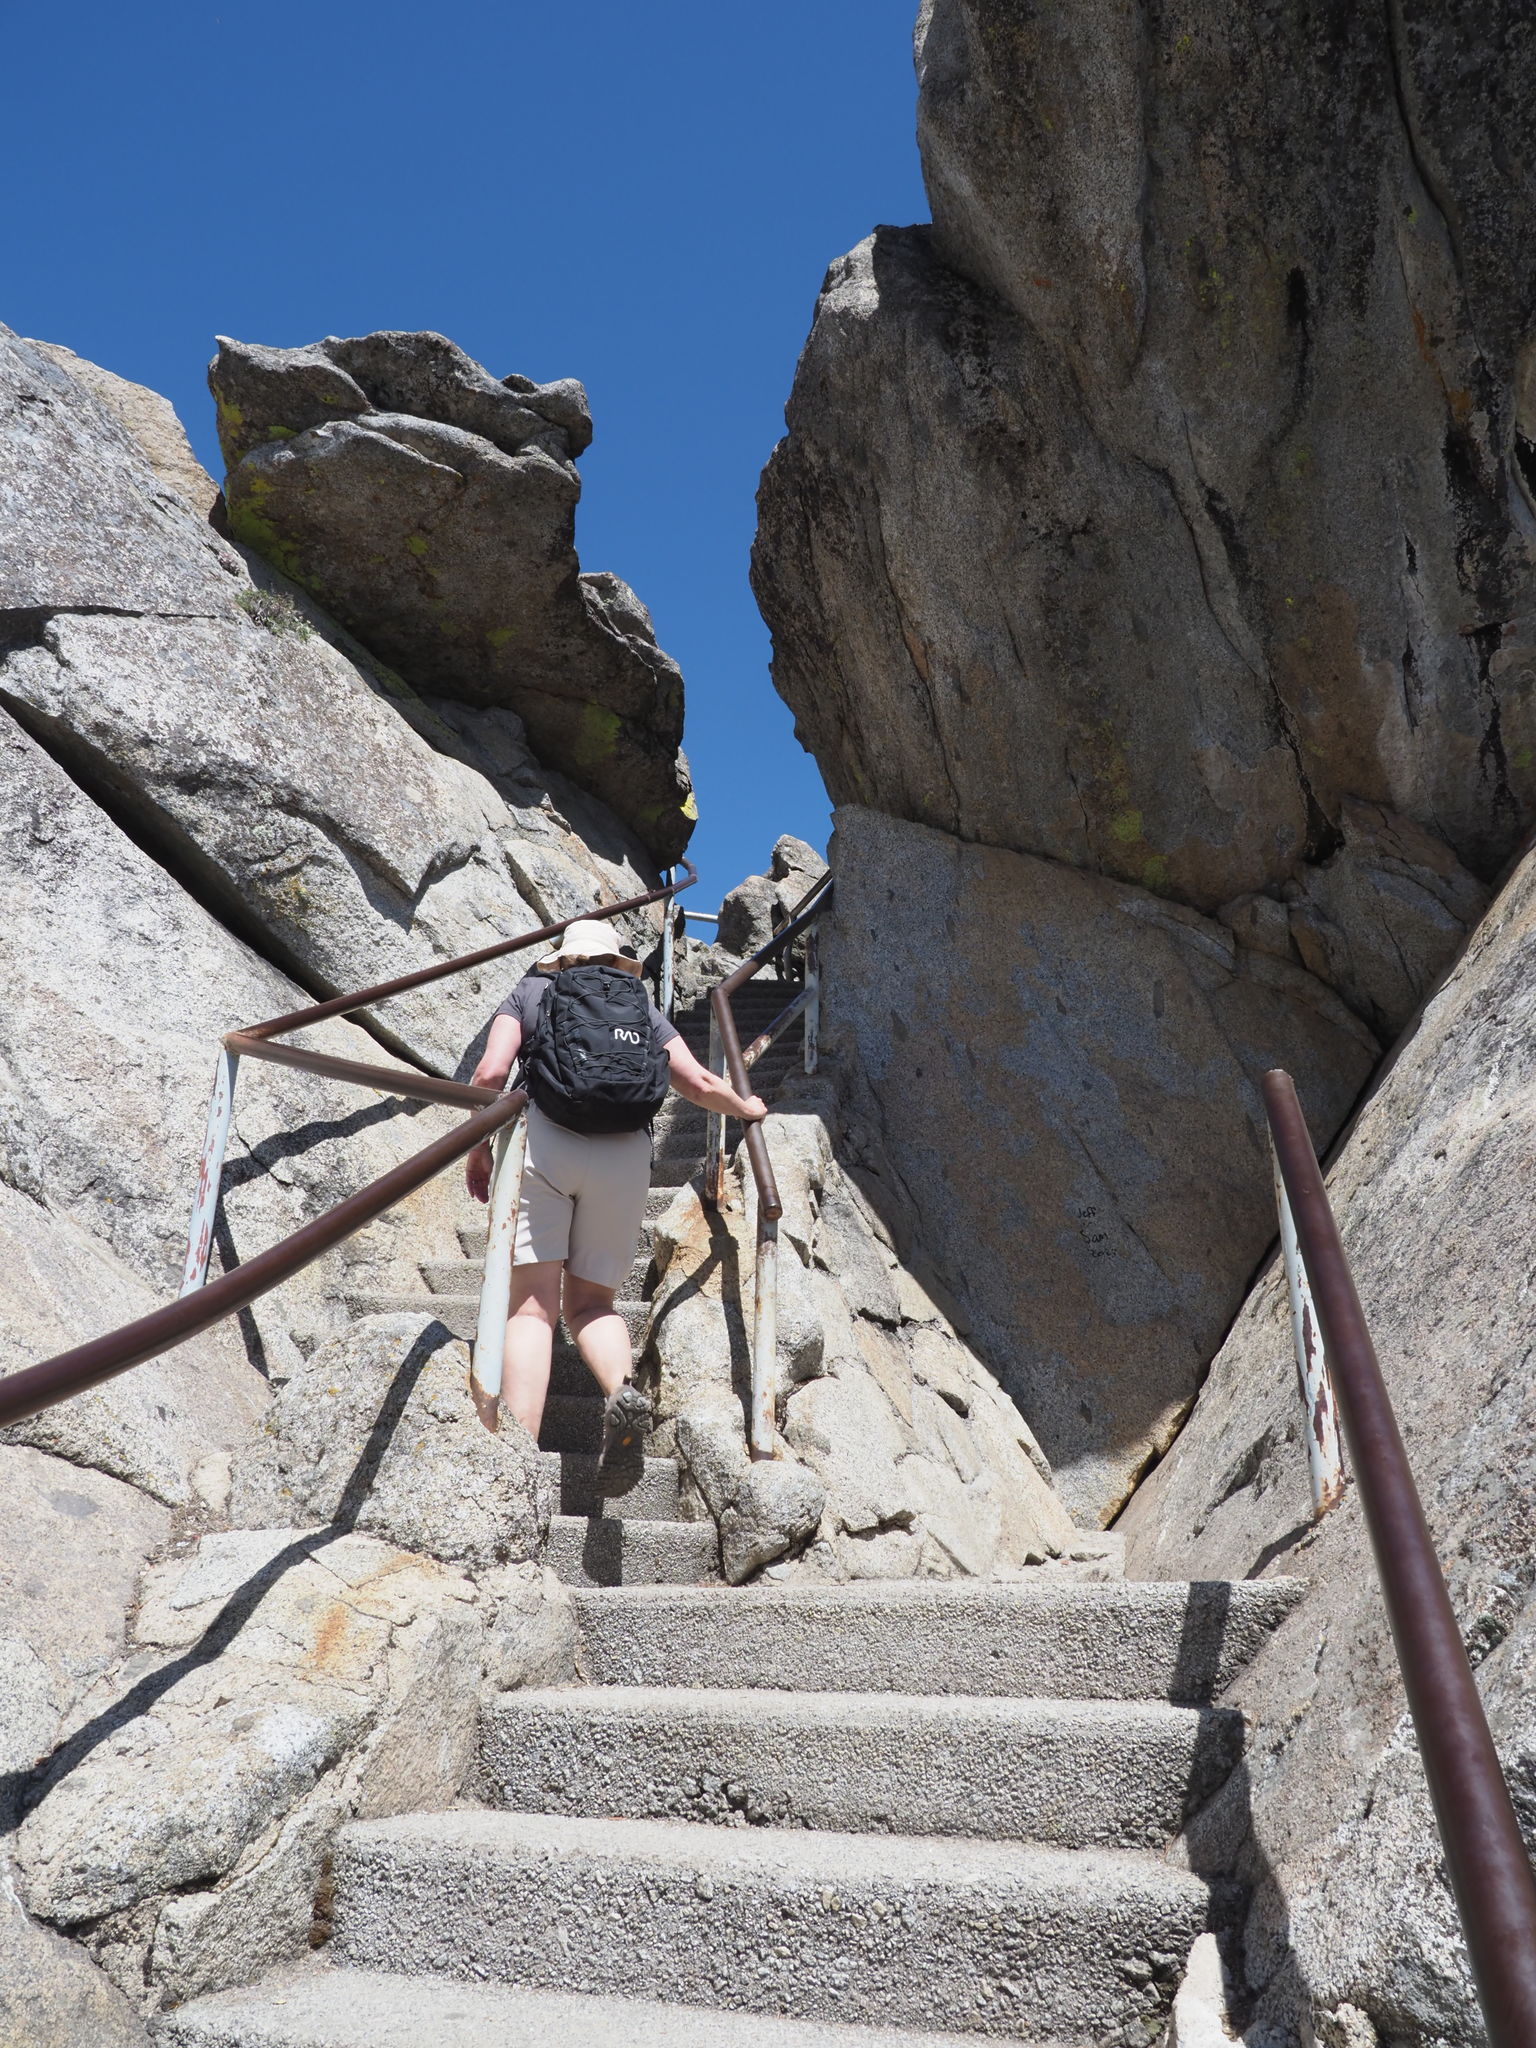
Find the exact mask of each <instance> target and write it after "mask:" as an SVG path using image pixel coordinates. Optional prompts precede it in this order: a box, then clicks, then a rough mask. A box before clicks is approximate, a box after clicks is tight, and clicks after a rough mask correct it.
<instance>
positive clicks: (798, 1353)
mask: <svg viewBox="0 0 1536 2048" xmlns="http://www.w3.org/2000/svg"><path fill="white" fill-rule="evenodd" d="M836 1120H837V1118H836V1109H835V1105H834V1102H833V1099H832V1096H831V1093H830V1091H828V1090H827V1089H825V1088H822V1089H818V1088H816V1087H815V1086H814V1085H813V1084H803V1085H802V1086H801V1087H800V1088H799V1089H793V1090H791V1091H790V1092H789V1093H788V1094H786V1095H785V1096H784V1097H783V1098H782V1099H780V1100H779V1101H778V1102H777V1103H776V1104H775V1107H774V1111H773V1114H772V1115H771V1116H770V1117H769V1119H768V1122H767V1124H766V1125H765V1126H764V1129H765V1133H766V1136H767V1141H768V1146H769V1153H770V1156H771V1158H772V1160H773V1163H774V1173H775V1177H776V1178H777V1181H778V1185H779V1194H780V1198H781V1200H782V1201H783V1203H784V1215H783V1220H782V1222H781V1223H780V1226H779V1230H780V1253H779V1259H778V1351H779V1381H780V1388H781V1394H782V1400H781V1407H780V1414H779V1417H778V1423H779V1428H780V1430H781V1432H782V1438H783V1446H782V1448H783V1456H782V1457H781V1458H778V1459H775V1460H773V1461H771V1462H769V1461H765V1462H762V1463H758V1464H754V1463H752V1462H751V1460H750V1459H749V1457H748V1454H747V1447H746V1433H745V1426H744V1415H745V1405H746V1402H747V1400H748V1398H749V1395H750V1387H751V1335H750V1329H749V1326H748V1322H747V1319H746V1312H747V1304H748V1303H749V1302H750V1299H751V1288H752V1278H751V1276H752V1273H753V1260H754V1251H753V1245H754V1240H755V1235H756V1222H755V1217H756V1190H755V1187H754V1184H753V1182H752V1177H751V1174H750V1172H748V1171H747V1170H746V1162H745V1159H744V1157H741V1156H738V1158H737V1159H736V1161H735V1162H734V1163H733V1167H732V1170H731V1196H730V1200H729V1201H728V1203H727V1204H726V1206H725V1207H724V1208H723V1209H721V1210H718V1211H710V1210H707V1209H705V1207H704V1205H703V1203H702V1201H701V1200H700V1197H699V1193H698V1190H697V1188H695V1187H692V1186H689V1187H685V1188H683V1189H681V1190H680V1191H679V1193H678V1195H677V1196H676V1198H675V1199H674V1200H673V1202H672V1204H671V1206H670V1207H669V1208H668V1210H667V1211H666V1213H665V1214H664V1215H663V1216H662V1218H661V1219H660V1221H659V1223H658V1224H657V1227H656V1232H655V1238H654V1245H655V1254H656V1260H657V1264H658V1268H659V1273H660V1277H659V1281H658V1285H657V1290H656V1295H655V1300H654V1306H653V1308H652V1313H651V1325H650V1333H649V1342H648V1352H649V1357H650V1359H651V1361H652V1364H653V1367H654V1371H655V1374H656V1389H657V1407H658V1413H659V1415H660V1417H661V1418H662V1433H661V1434H660V1435H659V1437H658V1441H659V1442H666V1441H668V1439H669V1437H670V1438H671V1439H673V1440H675V1443H676V1447H677V1450H678V1452H679V1454H680V1456H681V1458H682V1460H683V1463H684V1465H685V1467H686V1468H687V1470H688V1472H689V1474H690V1476H691V1478H692V1482H693V1484H694V1486H695V1488H696V1489H697V1491H698V1493H699V1495H700V1496H701V1498H702V1500H703V1502H704V1504H705V1506H706V1507H707V1508H708V1510H709V1512H710V1514H711V1515H712V1516H713V1518H714V1520H715V1521H716V1523H717V1524H718V1526H719V1529H720V1544H721V1558H722V1563H723V1565H724V1569H725V1575H726V1577H727V1578H728V1579H731V1580H741V1579H745V1578H747V1577H749V1576H750V1575H751V1574H752V1573H753V1572H755V1571H756V1570H757V1569H758V1568H759V1567H761V1566H763V1565H765V1564H769V1563H774V1562H775V1561H776V1560H780V1559H783V1560H784V1561H785V1562H784V1563H783V1564H782V1565H779V1566H778V1567H777V1568H778V1569H779V1571H780V1572H781V1574H782V1573H785V1572H793V1573H794V1574H796V1575H810V1576H814V1577H821V1578H830V1579H833V1580H839V1581H841V1580H849V1579H863V1578H877V1579H878V1578H912V1577H926V1578H963V1577H991V1576H998V1577H1007V1576H1009V1575H1011V1574H1014V1573H1016V1572H1018V1571H1019V1570H1020V1569H1021V1568H1022V1567H1024V1566H1026V1565H1040V1564H1043V1563H1044V1562H1045V1561H1046V1560H1047V1559H1055V1558H1058V1557H1061V1556H1063V1555H1066V1556H1070V1555H1071V1553H1072V1552H1073V1550H1074V1548H1076V1547H1078V1545H1077V1532H1076V1531H1075V1530H1074V1528H1073V1526H1072V1522H1071V1518H1070V1516H1069V1515H1068V1513H1067V1511H1066V1509H1065V1508H1064V1506H1063V1504H1062V1502H1061V1500H1060V1499H1059V1498H1058V1496H1057V1494H1056V1493H1055V1491H1054V1490H1053V1488H1052V1484H1051V1473H1050V1467H1049V1466H1048V1465H1047V1463H1046V1461H1045V1458H1044V1456H1043V1455H1042V1453H1041V1451H1040V1448H1039V1446H1038V1445H1037V1444H1036V1443H1035V1441H1034V1438H1033V1436H1032V1435H1031V1434H1030V1431H1029V1428H1028V1426H1027V1425H1026V1424H1025V1423H1024V1421H1023V1420H1022V1418H1021V1417H1020V1415H1019V1412H1018V1410H1017V1409H1016V1408H1015V1407H1014V1406H1013V1405H1012V1403H1011V1402H1010V1401H1009V1400H1008V1399H1007V1397H1006V1395H1005V1394H1004V1393H1003V1392H1002V1391H1001V1389H1000V1388H999V1387H998V1385H997V1382H996V1381H995V1380H994V1379H993V1377H992V1375H991V1374H990V1373H989V1372H988V1371H987V1369H986V1367H985V1366H984V1365H982V1364H981V1363H980V1362H979V1360H978V1359H976V1358H975V1357H974V1356H973V1355H972V1353H971V1352H970V1351H969V1350H968V1349H967V1347H966V1346H965V1345H964V1344H963V1343H962V1342H961V1341H960V1339H959V1338H958V1337H957V1336H956V1335H955V1332H954V1329H953V1326H952V1324H951V1323H950V1321H949V1319H948V1317H947V1316H946V1315H945V1314H944V1312H943V1310H942V1309H940V1308H939V1307H938V1305H937V1304H936V1303H935V1302H934V1301H933V1299H932V1298H931V1296H930V1295H929V1294H928V1292H927V1291H926V1290H925V1289H924V1288H923V1286H922V1285H921V1283H920V1282H919V1281H918V1279H917V1278H916V1276H915V1275H914V1274H913V1273H912V1272H911V1271H909V1270H908V1268H907V1267H906V1266H904V1265H903V1264H902V1262H901V1261H900V1260H899V1259H898V1257H897V1256H896V1253H895V1251H894V1249H893V1247H892V1245H891V1243H890V1241H889V1236H888V1233H886V1232H885V1230H884V1227H883V1225H882V1224H881V1222H880V1220H879V1218H878V1216H877V1215H876V1214H875V1212H874V1211H873V1210H872V1209H871V1208H870V1205H869V1203H868V1202H867V1201H866V1199H865V1198H864V1196H863V1195H862V1194H861V1193H860V1191H859V1188H858V1186H857V1184H856V1183H855V1182H854V1181H853V1180H852V1179H851V1178H850V1176H849V1175H848V1174H846V1173H845V1172H844V1171H843V1169H842V1168H841V1167H840V1166H839V1164H838V1162H837V1158H836V1156H835V1152H834V1145H833V1138H832V1134H831V1133H832V1128H835V1126H836ZM829 1126H830V1127H831V1128H829Z"/></svg>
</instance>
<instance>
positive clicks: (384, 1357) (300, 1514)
mask: <svg viewBox="0 0 1536 2048" xmlns="http://www.w3.org/2000/svg"><path fill="white" fill-rule="evenodd" d="M552 1499H553V1488H552V1486H551V1483H550V1481H549V1479H548V1477H547V1475H546V1474H545V1472H544V1468H543V1467H542V1465H541V1464H540V1463H539V1455H538V1447H537V1445H536V1444H535V1443H534V1441H533V1439H532V1437H530V1436H529V1435H528V1433H527V1431H526V1430H523V1429H520V1428H519V1427H518V1426H517V1424H516V1423H512V1422H509V1423H508V1424H507V1425H505V1426H504V1427H503V1428H502V1429H501V1430H500V1431H499V1432H496V1433H494V1434H493V1433H492V1432H491V1431H489V1430H487V1429H486V1427H485V1425H484V1424H483V1423H482V1422H481V1420H480V1418H479V1416H478V1414H477V1413H476V1411H475V1406H474V1403H473V1401H472V1400H471V1399H470V1393H469V1351H468V1347H467V1346H466V1345H464V1344H462V1343H460V1342H459V1340H458V1339H457V1338H455V1337H453V1336H452V1335H451V1334H450V1333H449V1331H448V1330H447V1329H446V1328H445V1327H444V1325H443V1324H442V1323H440V1322H438V1321H437V1320H436V1318H435V1317H433V1316H431V1315H374V1316H363V1317H361V1318H360V1319H359V1320H358V1321H357V1322H355V1323H353V1324H352V1325H351V1327H350V1328H349V1329H347V1330H344V1331H343V1332H342V1333H341V1335H340V1336H338V1337H334V1338H332V1339H331V1341H330V1342H329V1343H328V1344H322V1345H321V1346H320V1348H319V1349H318V1350H317V1351H315V1352H313V1353H312V1354H311V1356H310V1357H309V1358H307V1359H306V1360H305V1361H304V1364H303V1365H302V1366H301V1367H300V1369H299V1370H298V1371H297V1372H295V1374H294V1376H293V1378H292V1379H291V1380H289V1382H288V1383H287V1385H286V1386H285V1387H284V1388H283V1389H282V1391H281V1392H280V1393H279V1395H278V1397H277V1399H276V1400H275V1401H274V1402H273V1403H272V1405H271V1407H270V1408H269V1409H268V1411H267V1414H266V1416H265V1418H264V1420H263V1424H262V1429H261V1432H260V1435H259V1436H258V1438H257V1439H256V1441H255V1442H254V1443H253V1444H252V1445H251V1446H250V1448H249V1449H248V1450H247V1451H245V1453H244V1454H243V1455H242V1456H241V1458H240V1459H239V1460H238V1461H237V1463H236V1465H235V1470H234V1477H233V1485H232V1490H231V1496H230V1514H231V1518H232V1519H233V1520H234V1522H235V1523H236V1524H237V1525H239V1526H242V1527H245V1528H277V1527H282V1526H285V1525H286V1526H290V1527H293V1528H298V1529H306V1528H317V1527H325V1526H331V1525H340V1526H343V1527H347V1528H357V1529H361V1530H363V1531H364V1532H366V1533H369V1534H372V1535H376V1536H380V1537H383V1538H385V1539H386V1540H387V1541H389V1542H391V1543H396V1544H398V1545H399V1546H400V1548H401V1549H402V1550H414V1551H421V1552H424V1553H425V1554H426V1555H427V1556H429V1557H435V1558H438V1559H440V1560H442V1561H443V1562H445V1563H450V1564H456V1565H458V1566H460V1567H461V1568H463V1569H467V1570H469V1571H471V1572H475V1573H480V1572H487V1571H490V1570H492V1569H493V1568H494V1567H496V1566H497V1565H504V1564H508V1563H520V1562H524V1561H526V1560H528V1559H531V1558H536V1557H537V1556H538V1555H539V1554H540V1552H541V1551H542V1549H543V1546H544V1541H545V1539H546V1537H547V1536H548V1534H549V1517H550V1512H551V1507H552Z"/></svg>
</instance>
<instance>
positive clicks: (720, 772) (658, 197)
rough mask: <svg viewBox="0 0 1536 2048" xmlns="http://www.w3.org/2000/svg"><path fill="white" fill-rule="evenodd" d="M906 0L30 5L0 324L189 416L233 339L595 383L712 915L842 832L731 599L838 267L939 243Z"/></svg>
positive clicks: (203, 424)
mask: <svg viewBox="0 0 1536 2048" xmlns="http://www.w3.org/2000/svg"><path fill="white" fill-rule="evenodd" d="M914 12H915V0H775V4H773V5H771V6H764V5H754V4H750V0H651V4H649V5H646V4H640V0H565V4H563V5H560V6H552V5H549V4H547V0H541V4H538V5H534V4H528V0H502V4H500V5H485V4H480V0H467V4H466V0H449V4H448V5H446V6H438V7H435V8H434V7H431V6H423V5H421V4H419V0H418V4H414V5H410V6H406V5H403V4H401V0H370V4H368V5H363V4H362V0H304V4H303V5H299V4H295V0H268V4H266V5H263V6H261V7H258V8H252V7H249V6H235V5H233V4H231V0H212V4H210V5H202V4H199V5H193V4H190V0H150V5H149V6H147V7H140V8H124V7H122V6H111V7H109V6H107V5H105V4H103V0H83V4H82V5H81V6H78V7H75V8H60V7H57V6H44V5H40V4H39V0H21V4H20V5H17V6H15V7H13V8H12V9H10V10H8V18H7V22H6V30H5V42H6V57H7V69H8V75H9V76H10V78H11V81H12V87H11V91H10V93H9V95H8V104H7V107H6V117H5V124H6V162H7V181H6V182H7V193H6V204H5V208H4V218H3V220H0V278H3V287H4V289H3V298H0V319H3V320H4V321H5V322H6V323H7V324H8V325H9V326H11V327H13V328H15V329H16V330H17V331H18V332H20V333H22V334H35V335H39V336H41V337H43V338H44V339H45V340H49V341H58V342H63V343H64V344H65V345H66V346H67V347H70V348H73V349H75V350H77V351H78V352H79V353H80V354H81V355H85V356H89V357H90V358H92V359H93V360H94V361H96V362H99V363H103V364H105V365H106V366H107V367H108V368H109V369H112V370H116V371H117V372H119V373H120V374H121V375H123V376H125V377H131V378H134V379H135V380H137V381H139V382H141V383H145V384H149V385H152V386H154V388H155V389H156V390H159V391H163V392H164V393H165V394H166V395H167V396H168V397H169V398H171V400H172V401H173V402H174V404H175V405H176V408H177V410H178V411H179V412H180V414H181V416H182V418H183V420H184V421H185V423H186V426H187V428H188V431H189V432H190V434H191V436H192V441H193V444H194V446H195V447H196V448H197V450H198V453H199V454H200V455H201V457H202V459H203V461H204V462H205V463H206V464H207V465H208V467H209V468H210V469H213V470H214V471H215V473H216V474H217V473H218V471H217V459H218V457H217V446H216V443H215V441H214V437H213V431H212V408H211V405H210V402H209V399H208V394H207V389H206V386H205V384H204V381H203V377H204V370H205V366H206V363H207V359H208V357H209V355H210V353H211V352H212V337H213V336H214V334H216V333H224V334H233V335H237V336H239V337H240V338H242V339H244V340H248V341H261V342H270V343H277V344H280V345H285V346H291V345H293V344H295V343H298V342H304V341H310V340H313V339H314V338H315V337H316V336H318V335H321V334H326V333H332V334H361V333H366V332H368V331H369V330H370V329H373V328H379V327H404V328H413V327H430V328H437V329H439V330H440V331H441V332H443V333H445V334H449V335H451V336H452V337H453V339H454V340H455V341H457V342H459V343H460V344H461V345H462V346H463V347H465V348H467V349H468V350H469V352H470V353H471V354H472V355H474V356H477V357H478V358H479V359H480V360H481V361H483V362H484V363H485V364H486V365H487V367H488V368H489V369H491V370H493V371H494V372H495V373H496V374H497V375H498V376H502V375H505V374H506V373H507V372H508V371H510V370H517V371H520V372H522V373H523V374H524V375H526V376H531V377H536V378H540V379H547V378H551V377H564V376H576V377H580V378H581V379H582V380H583V381H584V382H585V384H586V386H587V390H588V393H589V395H590V398H591V401H592V411H593V415H594V419H595V422H596V429H597V432H596V439H595V441H594V443H593V446H592V448H591V450H590V451H589V453H588V454H587V455H586V456H585V457H584V458H583V460H582V463H581V469H582V475H583V478H584V489H583V498H582V506H581V510H580V513H579V516H578V529H577V538H578V544H579V546H580V550H581V557H582V562H583V566H584V567H586V568H589V569H612V570H615V571H617V573H618V574H619V575H621V576H623V577H625V578H626V579H627V580H628V581H629V582H630V583H632V584H633V585H634V586H635V588H636V589H637V590H638V591H639V593H640V595H641V597H642V598H644V600H645V601H646V603H647V604H648V605H649V606H650V607H651V610H652V612H653V614H654V616H655V620H656V626H657V632H658V636H659V638H660V640H661V643H662V645H663V646H664V647H666V648H667V649H668V650H669V651H670V652H671V653H672V654H673V655H675V656H676V658H677V659H678V660H679V661H680V662H681V663H682V666H683V672H684V675H685V677H686V679H687V685H688V733H687V746H688V752H689V755H690V758H691V760H692V762H693V767H694V775H695V780H696V782H697V783H698V786H699V803H700V810H701V813H702V819H701V823H700V826H699V829H698V832H697V833H696V835H695V838H694V855H695V858H696V860H697V861H698V864H699V867H700V871H701V876H702V880H701V884H700V887H699V889H698V891H697V892H696V894H695V897H694V901H695V902H696V903H699V904H702V905H705V906H707V907H709V908H713V907H714V904H715V902H717V901H718V899H719V895H720V893H721V891H722V890H723V889H725V888H728V887H729V886H730V885H731V883H732V882H734V881H736V880H738V879H739V878H740V876H741V875H743V874H744V873H746V872H747V871H748V870H749V869H751V868H755V867H760V866H761V865H762V864H763V862H764V860H765V858H766V855H767V851H768V848H769V846H770V845H771V843H772V840H773V838H774V837H775V836H776V835H777V834H778V833H779V832H781V831H794V832H798V833H800V834H801V835H802V836H803V837H805V838H807V839H810V840H812V841H814V842H816V843H818V844H821V843H823V842H824V840H825V836H826V829H827V802H826V797H825V794H824V792H823V790H822V787H821V782H820V778H819V776H818V775H817V772H816V768H815V764H814V763H813V762H812V761H811V759H810V756H809V755H807V754H805V753H803V752H802V751H801V749H800V748H799V746H798V745H797V744H796V742H795V740H794V737H793V733H792V729H791V721H790V717H789V714H788V712H787V711H786V710H785V708H784V706H783V705H782V704H781V703H780V702H779V699H778V698H777V697H776V696H775V694H774V692H773V688H772V685H771V684H770V683H769V681H768V668H767V663H768V641H767V634H766V632H765V630H764V628H763V626H762V623H761V621H760V620H759V618H758V615H757V611H756V608H755V606H754V605H753V602H752V596H751V592H750V590H749V588H748V585H747V554H748V549H749V547H750V544H751V539H752V530H753V523H754V516H755V514H754V507H753V494H754V492H755V490H756V487H757V477H758V471H759V469H760V468H761V466H762V463H763V461H764V459H765V458H766V457H767V454H768V452H769V450H770V448H771V447H772V446H773V443H774V441H775V440H776V439H777V438H778V436H779V435H780V433H781V432H782V431H783V414H782V408H783V403H784V400H785V398H786V397H787V395H788V392H789V386H790V380H791V377H792V374H793V371H794V364H795V358H796V356H797V354H798V352H799V349H800V347H801V344H802V342H803V341H804V338H805V334H806V330H807V328H808V326H809V324H810V316H811V309H812V306H813V304H814V301H815V294H816V289H817V286H818V285H819V283H820V281H821V276H822V273H823V271H824V270H825V268H826V266H827V264H828V263H829V262H830V261H831V260H832V258H833V257H834V256H837V255H840V254H841V253H842V251H843V250H844V249H847V248H849V247H851V246H852V244H853V243H855V242H856V241H858V240H860V239H861V238H862V237H863V236H864V235H866V234H867V233H868V232H869V231H870V229H871V228H872V227H874V226H875V224H876V223H877V222H881V221H896V222H906V221H913V220H923V219H926V218H927V206H926V202H925V200H924V197H923V192H922V186H921V181H920V177H919V173H918V165H917V153H916V149H915V146H914V143H913V135H912V131H913V102H914V87H913V80H912V68H911V27H912V17H913V14H914Z"/></svg>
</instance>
